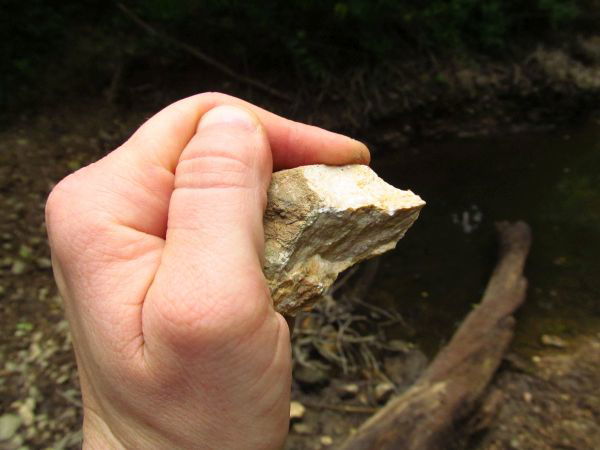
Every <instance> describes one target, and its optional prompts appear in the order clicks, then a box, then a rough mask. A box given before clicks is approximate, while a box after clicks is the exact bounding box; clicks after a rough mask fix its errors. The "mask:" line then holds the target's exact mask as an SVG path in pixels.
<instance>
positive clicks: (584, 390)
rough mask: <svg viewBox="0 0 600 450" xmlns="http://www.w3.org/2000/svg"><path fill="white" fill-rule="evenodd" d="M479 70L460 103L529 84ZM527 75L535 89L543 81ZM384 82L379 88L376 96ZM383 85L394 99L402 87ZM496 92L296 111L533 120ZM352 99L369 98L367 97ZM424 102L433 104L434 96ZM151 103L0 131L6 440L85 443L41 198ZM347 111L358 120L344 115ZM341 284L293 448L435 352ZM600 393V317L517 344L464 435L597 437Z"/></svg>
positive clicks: (12, 443) (566, 76)
mask: <svg viewBox="0 0 600 450" xmlns="http://www.w3.org/2000/svg"><path fill="white" fill-rule="evenodd" d="M540 51H541V50H540ZM561 58H562V59H561ZM552 61H554V63H553V62H552ZM561 61H562V62H561ZM530 64H531V65H533V66H535V67H536V69H535V70H536V71H537V70H546V71H549V72H548V73H553V75H551V76H550V75H548V77H549V79H552V80H554V81H552V82H553V83H557V85H559V86H563V85H564V86H572V85H573V83H575V82H576V83H580V84H581V86H587V88H589V89H592V90H595V89H597V87H596V85H595V84H594V83H600V81H599V80H600V77H598V78H594V74H596V75H598V73H600V72H595V71H596V70H597V69H591V68H588V67H583V66H582V65H581V64H579V63H578V64H579V66H576V65H574V64H568V61H567V63H566V65H565V61H564V57H563V56H561V55H560V54H556V53H552V52H550V53H545V54H543V55H541V56H540V55H538V59H537V60H536V59H535V58H534V59H532V60H531V61H530ZM553 64H554V65H553ZM561 64H562V66H561ZM559 66H560V67H559ZM561 67H562V68H561ZM465 70H466V69H465ZM552 71H554V72H552ZM565 71H566V72H565ZM577 73H578V74H579V75H577ZM582 74H583V75H582ZM444 76H446V75H444ZM455 76H456V74H454V75H452V77H455ZM481 76H483V75H482V74H481V73H480V72H474V71H471V72H469V71H467V72H462V75H458V78H459V81H460V83H459V84H460V86H461V87H460V89H461V90H466V91H471V94H469V95H470V96H469V97H468V98H464V97H462V100H461V101H460V104H462V105H463V106H464V105H466V104H467V103H473V102H474V99H475V98H477V96H479V95H482V94H481V93H482V92H483V91H485V90H486V89H488V88H489V87H490V86H492V85H494V84H496V85H498V86H500V85H503V83H505V82H506V83H508V81H507V80H509V79H510V80H512V81H511V83H514V84H517V85H518V84H519V83H527V81H526V80H527V78H526V77H525V76H523V75H522V73H521V74H520V73H519V69H518V68H514V69H511V70H509V69H507V68H502V70H500V69H498V71H496V72H494V70H491V69H490V70H488V71H487V75H485V76H487V77H488V78H487V79H485V80H484V79H481ZM587 76H589V77H591V78H589V79H588V78H586V77H587ZM449 77H450V76H449V75H448V76H446V78H449ZM490 77H491V78H490ZM439 79H440V80H441V79H444V78H443V77H442V78H439ZM523 80H525V81H523ZM438 82H439V81H438ZM586 83H587V84H586ZM514 84H513V85H511V86H513V87H514ZM486 86H487V87H486ZM530 88H531V89H537V87H536V86H535V85H532V86H530ZM379 89H381V87H380V88H379ZM402 89H408V90H409V89H410V86H408V87H406V86H405V87H404V88H402ZM507 89H508V88H507ZM510 89H513V88H512V87H511V88H510ZM499 92H500V93H499ZM501 92H505V91H502V90H499V91H498V90H496V91H492V90H490V94H489V95H492V96H496V97H497V96H498V95H500V96H501ZM556 92H562V91H560V90H557V91H556ZM565 92H566V91H565ZM565 92H563V94H565ZM594 92H596V91H594ZM363 94H365V93H363ZM563 94H560V95H563ZM174 95H178V93H176V94H174ZM361 95H362V94H361ZM368 95H370V94H368ZM377 95H381V92H380V93H379V94H375V95H373V96H370V98H377ZM449 95H450V94H449ZM452 95H457V94H456V93H454V94H452ZM556 95H559V94H556ZM565 95H566V94H565ZM386 98H388V99H389V98H392V99H394V97H393V95H391V96H389V95H388V96H387V97H386ZM406 98H408V96H407V97H406ZM422 98H424V97H422ZM456 98H459V97H458V96H457V97H456ZM488 100H489V103H486V102H485V101H482V102H481V103H482V104H483V105H484V106H483V109H488V113H487V114H486V113H482V109H481V108H482V107H481V105H480V107H479V108H474V109H472V110H469V108H467V107H466V106H465V107H464V108H463V109H460V111H458V112H457V114H456V115H454V116H453V118H452V120H448V116H449V111H448V110H449V109H451V107H450V106H445V107H444V111H441V112H440V111H438V112H437V113H434V114H429V113H426V114H425V113H419V109H418V108H417V109H416V110H415V109H414V108H413V109H410V108H408V109H405V110H402V108H401V107H399V106H398V103H399V100H398V101H393V102H392V103H394V104H395V106H393V107H391V106H389V105H390V103H389V102H388V103H387V106H386V104H385V103H386V102H385V101H382V102H380V103H379V104H378V105H372V109H371V111H365V110H361V109H360V108H358V107H356V108H352V107H350V108H348V109H347V110H345V111H346V112H345V113H344V114H342V115H336V114H335V111H336V108H338V109H337V110H338V112H339V105H337V106H336V102H333V103H331V104H323V105H322V106H323V107H322V111H321V113H320V115H319V116H318V117H317V116H315V115H314V114H313V113H311V112H310V111H304V112H300V113H298V114H296V116H297V117H299V118H302V119H304V120H309V121H312V122H318V123H320V124H323V125H325V126H328V127H331V128H338V129H339V128H346V129H358V128H360V127H359V126H358V125H359V124H360V123H363V121H364V123H367V124H368V125H369V126H371V127H372V129H377V127H381V126H383V125H385V128H386V129H395V130H396V131H394V132H390V133H387V134H386V135H382V136H381V142H383V143H387V144H388V145H389V147H390V148H392V149H394V148H395V149H401V148H402V147H403V146H404V145H406V143H407V142H408V141H410V140H412V139H416V138H425V139H427V138H432V139H433V138H436V137H439V136H442V135H447V134H454V135H464V136H470V135H473V134H488V133H492V132H502V131H504V130H507V129H509V130H511V131H519V130H520V129H522V128H521V124H520V122H519V120H521V119H522V117H523V116H519V117H521V119H519V118H515V116H514V115H513V114H512V112H513V108H514V107H515V106H514V105H516V104H517V103H513V102H512V101H511V102H508V103H502V104H504V105H505V107H506V109H505V110H504V111H502V112H501V113H499V112H498V110H497V109H495V108H497V106H498V105H499V103H498V102H497V101H494V100H493V99H488ZM407 101H408V100H407ZM411 101H412V100H411ZM353 104H354V105H359V104H363V105H364V103H360V102H359V101H358V100H356V99H355V100H354V103H353ZM446 105H448V104H446ZM454 105H455V106H456V103H455V104H454ZM486 105H487V106H486ZM507 105H508V106H507ZM548 105H551V102H545V103H543V105H542V102H541V103H540V107H539V108H532V109H531V111H532V112H530V113H529V114H530V115H534V116H535V117H533V116H532V117H529V119H531V121H530V122H529V124H534V126H552V121H550V120H545V114H546V112H548V111H549V109H550V107H549V106H548ZM413 106H414V105H413ZM275 109H277V108H275ZM279 109H281V108H279ZM423 109H425V110H427V105H425V106H423V108H422V109H421V111H422V110H423ZM375 110H376V112H375V113H373V111H375ZM150 111H152V110H151V109H149V108H147V107H141V108H128V109H124V108H114V107H109V106H106V105H104V104H102V103H99V102H95V101H92V100H90V101H89V102H88V103H87V104H86V103H85V102H79V103H78V104H77V105H75V106H74V105H68V106H63V107H61V108H59V109H58V110H52V112H51V113H49V112H48V111H45V112H41V113H39V114H35V115H34V116H29V115H24V116H22V117H20V118H18V119H17V120H15V121H14V122H13V123H12V124H11V125H10V127H8V128H7V129H5V130H4V131H1V132H0V211H2V214H1V215H0V330H1V332H0V361H2V365H0V449H18V448H30V449H34V448H35V449H37V448H52V449H62V448H78V447H79V446H80V442H81V432H80V427H81V420H82V416H81V398H80V392H79V385H78V379H77V371H76V365H75V361H74V355H73V352H72V349H71V342H70V337H69V333H68V324H67V323H66V321H65V319H64V314H63V309H62V302H61V299H60V296H59V295H58V292H57V289H56V287H55V285H54V282H53V278H52V270H51V264H50V259H49V249H48V246H47V242H46V232H45V227H44V204H45V200H46V196H47V194H48V193H49V191H50V190H51V188H52V186H53V185H54V184H55V183H56V182H57V181H58V180H60V179H61V178H62V177H64V176H65V175H67V174H68V173H69V172H71V171H73V170H76V169H78V168H79V167H82V166H84V165H87V164H89V163H91V162H92V161H94V160H96V159H97V158H98V157H100V156H102V155H103V154H105V153H106V152H108V151H110V150H111V149H112V148H114V147H115V146H116V145H118V144H119V143H120V142H121V141H122V140H123V139H124V138H125V137H126V136H127V135H128V134H130V132H131V130H133V129H134V128H135V127H136V126H137V125H139V123H140V122H141V121H142V120H143V118H144V117H147V116H148V114H149V112H150ZM411 111H412V113H411ZM415 111H417V112H416V113H415ZM536 111H537V112H536ZM413 113H414V116H411V114H413ZM548 114H550V113H548ZM450 115H452V113H450ZM565 115H568V114H567V113H565ZM367 116H368V117H369V118H367ZM386 117H393V120H394V121H395V123H397V126H396V125H394V126H390V124H391V122H390V120H392V119H386ZM411 117H413V118H411ZM444 117H446V119H444ZM386 121H387V122H386ZM342 122H344V123H346V125H347V124H348V123H350V124H353V123H354V125H350V126H342ZM523 123H526V121H524V122H523ZM399 151H400V150H399ZM340 292H341V294H339V295H338V296H336V298H337V299H338V302H337V303H335V304H334V305H333V306H332V304H327V303H326V304H324V305H323V306H322V307H320V308H318V309H317V310H316V312H314V313H312V314H307V315H305V316H303V317H301V318H300V319H299V321H298V325H297V329H296V332H295V335H294V341H293V346H294V350H295V375H294V385H293V400H294V402H295V403H294V415H295V417H294V418H293V420H292V423H291V428H290V436H289V439H288V443H287V447H286V448H288V449H290V450H291V449H319V448H328V447H335V445H336V444H339V443H341V442H342V441H343V440H344V439H345V438H346V437H347V436H348V435H349V434H351V433H352V431H353V430H354V429H356V428H357V427H358V426H359V425H360V424H361V423H362V422H363V421H364V420H365V419H366V418H367V417H369V415H371V414H372V413H373V412H375V411H377V410H378V409H379V408H381V407H382V405H384V404H385V403H386V401H388V400H389V398H390V396H391V395H396V394H398V393H400V392H402V390H404V389H406V388H407V387H408V386H410V384H411V383H412V382H413V381H414V380H415V379H416V378H417V376H418V375H419V373H420V372H421V371H422V370H423V369H424V368H425V367H426V365H427V362H428V359H427V357H426V356H425V355H424V353H423V352H422V351H421V350H420V349H419V348H417V347H415V346H414V345H412V344H409V343H406V342H403V341H398V340H391V341H390V340H388V339H386V335H385V332H386V327H385V325H384V323H387V324H389V323H392V322H394V321H396V322H395V323H398V322H399V321H401V320H402V318H401V317H395V316H393V315H391V316H390V314H388V313H386V311H380V310H376V309H373V308H372V307H369V306H367V305H368V302H365V301H363V300H368V298H367V297H365V298H364V299H360V298H359V299H358V300H359V301H355V300H356V299H354V300H353V299H352V298H351V296H348V295H344V293H343V290H342V291H340ZM340 317H354V319H356V318H357V317H358V318H359V319H356V320H355V323H352V324H351V326H350V329H351V330H353V331H352V333H350V334H351V335H353V336H354V337H359V336H362V337H363V338H364V339H354V340H353V341H352V340H349V341H348V344H347V345H348V346H347V348H345V352H344V354H345V355H346V357H345V358H343V359H340V358H336V357H335V352H332V351H330V350H331V346H332V345H333V346H335V345H336V344H335V339H336V337H337V336H338V332H339V319H340ZM365 323H367V324H365ZM332 354H333V356H332ZM307 361H308V363H307ZM598 392H600V330H598V334H591V335H586V336H578V337H577V338H576V339H573V340H571V341H566V342H563V341H559V342H554V343H550V344H549V345H548V346H547V347H546V348H545V349H544V350H543V351H541V352H539V353H538V354H535V355H532V356H531V357H529V358H526V357H523V356H522V355H518V354H515V353H513V352H509V354H507V355H506V357H505V361H504V363H503V365H502V367H501V370H500V371H499V373H498V374H497V376H496V378H495V380H494V382H493V385H492V386H491V387H490V389H489V393H488V395H487V396H486V399H485V400H484V401H483V406H482V408H484V409H485V411H486V417H488V419H489V420H488V421H487V422H485V421H484V422H485V423H468V424H465V425H464V427H465V428H464V433H462V436H463V438H462V439H459V440H457V442H456V443H455V445H456V447H457V448H477V449H532V448H535V449H546V448H547V449H553V448H561V449H578V450H579V449H595V448H598V446H599V445H600V425H599V424H600V396H599V395H598Z"/></svg>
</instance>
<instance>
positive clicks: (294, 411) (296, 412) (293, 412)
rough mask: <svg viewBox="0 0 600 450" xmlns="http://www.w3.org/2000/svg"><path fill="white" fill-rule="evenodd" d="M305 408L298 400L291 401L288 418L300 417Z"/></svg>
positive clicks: (302, 415)
mask: <svg viewBox="0 0 600 450" xmlns="http://www.w3.org/2000/svg"><path fill="white" fill-rule="evenodd" d="M305 412H306V408H305V407H304V405H303V404H302V403H300V402H296V401H293V402H291V403H290V419H302V417H304V413H305Z"/></svg>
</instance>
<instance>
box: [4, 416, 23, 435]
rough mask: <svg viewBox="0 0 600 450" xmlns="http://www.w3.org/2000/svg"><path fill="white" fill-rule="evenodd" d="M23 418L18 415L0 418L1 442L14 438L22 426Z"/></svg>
mask: <svg viewBox="0 0 600 450" xmlns="http://www.w3.org/2000/svg"><path fill="white" fill-rule="evenodd" d="M21 423H22V421H21V418H20V417H19V416H17V415H16V414H4V415H3V416H0V442H2V441H8V440H9V439H10V438H12V437H13V436H14V435H15V433H16V432H17V430H18V429H19V427H20V426H21Z"/></svg>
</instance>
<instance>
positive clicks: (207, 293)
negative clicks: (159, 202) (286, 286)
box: [144, 106, 272, 349]
mask: <svg viewBox="0 0 600 450" xmlns="http://www.w3.org/2000/svg"><path fill="white" fill-rule="evenodd" d="M271 172H272V158H271V151H270V147H269V142H268V139H267V136H266V133H265V130H264V128H263V127H262V125H261V123H260V122H259V120H258V118H257V117H256V116H255V115H254V114H252V113H251V112H249V111H247V110H245V109H243V108H240V107H234V106H218V107H216V108H214V109H212V110H210V111H208V112H207V113H206V114H205V115H204V116H203V118H202V119H201V121H200V123H199V125H198V128H197V131H196V134H195V135H194V136H193V137H192V139H191V140H190V141H189V143H188V144H187V146H186V147H185V149H184V150H183V152H182V154H181V157H180V159H179V162H178V165H177V168H176V171H175V183H174V191H173V193H172V195H171V200H170V204H169V217H168V225H167V233H166V243H165V247H164V252H163V256H162V259H161V264H160V267H159V269H158V271H157V274H156V278H155V280H154V283H153V285H152V287H151V289H150V291H149V293H148V297H147V299H146V300H147V302H149V304H148V305H146V304H145V305H144V308H146V307H148V308H150V317H151V316H152V311H155V312H159V314H158V316H160V319H159V322H161V323H162V325H159V327H161V326H163V325H164V326H167V327H170V328H171V330H170V331H169V330H167V331H168V333H167V334H168V335H171V336H180V337H181V339H180V341H181V342H176V343H174V344H175V345H176V347H177V348H178V349H182V348H184V347H185V343H186V342H190V343H192V342H194V341H195V342H197V338H198V336H189V335H188V334H187V333H188V332H193V333H203V332H204V331H208V332H209V333H211V334H213V335H214V332H215V328H216V329H221V328H223V325H224V321H226V320H227V319H228V318H232V317H236V318H239V319H240V320H241V321H243V322H246V323H247V322H248V316H254V317H256V316H260V315H262V316H263V317H264V315H265V314H266V313H267V312H268V311H269V308H270V311H271V312H272V308H271V306H270V298H269V295H268V292H267V290H266V283H265V281H264V277H263V275H262V267H261V258H262V255H261V253H262V251H263V240H264V238H263V225H262V220H263V213H264V208H265V204H266V191H267V187H268V184H269V182H270V176H271ZM145 317H148V316H145ZM256 318H257V319H258V320H260V318H259V317H256ZM164 319H166V320H164ZM186 330H187V331H186ZM239 331H242V330H239ZM223 333H226V331H225V330H223Z"/></svg>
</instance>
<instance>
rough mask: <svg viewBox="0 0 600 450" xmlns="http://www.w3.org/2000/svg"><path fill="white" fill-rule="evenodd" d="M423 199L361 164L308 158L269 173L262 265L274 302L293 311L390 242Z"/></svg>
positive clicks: (414, 215)
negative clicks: (330, 163)
mask: <svg viewBox="0 0 600 450" xmlns="http://www.w3.org/2000/svg"><path fill="white" fill-rule="evenodd" d="M424 205H425V202H424V201H423V200H422V199H421V198H420V197H419V196H418V195H415V194H413V193H412V192H411V191H402V190H400V189H396V188H395V187H393V186H391V185H389V184H387V183H385V182H384V181H383V180H382V179H381V178H379V177H378V176H377V175H376V174H375V172H373V171H372V170H371V169H370V168H369V167H367V166H362V165H349V166H342V167H333V166H325V165H312V166H304V167H298V168H296V169H290V170H284V171H281V172H277V173H275V174H273V178H272V181H271V186H270V187H269V192H268V204H267V209H266V211H265V216H264V230H265V264H264V267H263V271H264V273H265V277H266V279H267V282H268V285H269V289H270V291H271V296H272V298H273V302H274V304H275V309H276V310H277V311H279V312H281V313H283V314H287V315H294V314H295V313H297V312H298V310H300V309H302V308H305V307H308V306H310V305H312V304H313V303H314V302H315V301H316V300H318V299H319V297H320V296H321V295H322V294H323V292H325V290H326V289H327V288H329V287H330V286H331V285H332V284H333V282H334V281H335V279H336V277H337V275H338V274H339V273H340V272H342V271H343V270H345V269H347V268H348V267H350V266H352V265H353V264H356V263H358V262H360V261H362V260H364V259H367V258H370V257H373V256H376V255H380V254H382V253H384V252H386V251H388V250H391V249H393V248H394V247H395V246H396V243H397V242H398V240H399V239H401V238H402V237H403V236H404V233H405V232H406V230H407V229H408V228H410V226H411V225H412V224H413V222H414V221H415V220H416V219H417V217H418V216H419V211H420V209H421V208H422V207H423V206H424Z"/></svg>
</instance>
